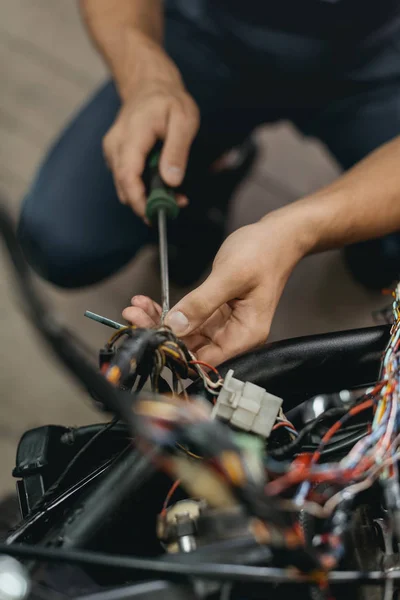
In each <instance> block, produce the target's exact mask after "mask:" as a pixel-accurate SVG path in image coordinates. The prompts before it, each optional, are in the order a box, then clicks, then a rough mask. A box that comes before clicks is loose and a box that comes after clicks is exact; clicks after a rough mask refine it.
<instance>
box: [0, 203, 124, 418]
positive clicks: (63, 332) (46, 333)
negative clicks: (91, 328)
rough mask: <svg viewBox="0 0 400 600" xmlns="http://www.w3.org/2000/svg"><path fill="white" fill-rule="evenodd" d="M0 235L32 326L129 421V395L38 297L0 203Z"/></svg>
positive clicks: (82, 381) (86, 384)
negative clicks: (100, 369) (107, 376)
mask: <svg viewBox="0 0 400 600" xmlns="http://www.w3.org/2000/svg"><path fill="white" fill-rule="evenodd" d="M0 235H1V237H2V238H3V241H4V244H5V246H6V249H7V250H8V253H9V256H10V259H11V262H12V264H13V266H14V272H15V276H16V277H15V281H16V283H17V285H18V287H19V291H20V294H21V298H22V300H23V303H22V305H23V306H24V308H25V310H26V311H27V312H28V317H29V319H30V322H31V323H32V325H33V326H34V327H35V328H36V329H37V330H38V332H39V333H40V334H41V336H42V338H43V339H44V340H45V341H46V343H47V344H48V345H49V346H50V348H51V349H52V350H53V351H54V353H55V354H56V356H57V358H58V359H59V360H60V361H61V363H62V364H63V365H64V366H65V367H66V368H67V369H68V371H69V372H70V374H72V375H73V376H74V378H75V379H76V380H77V381H78V382H79V383H80V384H81V385H83V386H84V387H85V388H86V390H88V391H89V393H93V394H94V395H95V396H96V398H99V399H100V400H101V402H102V403H103V404H104V406H106V407H107V409H108V410H109V411H110V412H111V413H114V414H116V415H118V416H119V417H121V419H122V420H124V421H125V422H126V423H128V424H129V425H131V424H132V413H131V405H132V400H133V398H132V396H131V395H130V394H129V393H128V392H122V391H120V390H117V389H116V388H115V387H113V386H112V385H111V384H110V383H109V382H108V381H107V380H106V379H105V378H104V377H103V376H102V375H101V374H100V373H99V372H98V370H97V368H96V367H95V366H94V365H93V364H91V363H90V361H89V360H88V359H87V357H86V352H84V351H83V348H84V346H83V343H82V342H81V341H80V340H77V339H76V338H75V336H73V335H72V334H71V332H70V331H69V330H68V329H67V328H66V327H64V326H63V325H61V323H60V322H58V320H57V319H56V318H55V316H54V315H53V313H52V311H51V310H50V308H49V307H48V306H47V305H46V303H45V302H44V300H43V299H42V298H41V297H40V295H39V293H38V291H37V289H36V286H35V285H34V282H33V279H32V276H31V271H30V269H29V267H28V265H27V262H26V261H25V258H24V255H23V253H22V250H21V248H20V246H19V244H18V240H17V238H16V235H15V233H14V227H13V223H12V221H11V218H10V217H9V215H8V214H7V212H6V210H5V209H4V207H2V206H1V205H0Z"/></svg>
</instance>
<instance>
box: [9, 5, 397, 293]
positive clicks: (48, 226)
mask: <svg viewBox="0 0 400 600" xmlns="http://www.w3.org/2000/svg"><path fill="white" fill-rule="evenodd" d="M256 33H257V35H256ZM256 33H255V34H254V36H250V37H248V39H247V40H246V39H244V38H241V37H237V36H236V35H235V33H234V32H233V31H232V30H230V29H229V27H227V26H226V23H224V24H223V23H221V22H218V20H211V19H209V18H208V17H207V15H198V14H197V15H193V16H190V15H183V14H182V13H179V12H176V11H173V10H171V11H170V12H169V13H168V15H167V27H166V48H167V50H168V52H169V54H170V56H171V57H172V58H173V59H174V61H175V62H176V63H177V65H178V66H179V68H180V70H181V72H182V75H183V77H184V80H185V83H186V85H187V87H188V90H189V91H190V93H191V94H192V95H193V97H194V98H195V100H196V101H197V103H198V105H199V107H200V110H201V116H202V121H201V128H200V132H199V134H198V136H197V139H196V141H195V143H194V146H193V149H192V152H191V156H190V163H189V175H188V178H187V186H188V188H189V192H188V194H189V196H191V197H192V195H191V194H190V189H191V188H192V189H193V190H195V189H196V182H198V181H200V180H201V178H202V177H204V174H205V173H206V171H207V170H208V167H209V165H210V164H211V163H212V162H213V161H214V160H215V159H216V158H217V157H218V156H220V155H221V154H222V153H223V152H224V151H225V150H227V149H229V148H231V147H233V146H235V145H237V144H240V143H241V142H242V141H244V140H245V139H246V138H247V137H248V136H249V134H250V133H251V132H252V130H253V129H254V128H255V127H257V126H258V125H260V124H264V123H270V122H274V121H277V120H280V119H289V120H290V121H292V122H293V123H294V124H295V126H296V127H297V128H298V129H299V130H300V131H302V132H303V133H304V134H306V135H312V136H316V137H317V138H319V139H320V140H321V141H322V142H324V143H325V144H326V145H327V147H328V148H329V150H330V151H331V153H332V154H333V156H334V157H335V158H336V159H337V161H338V162H339V163H340V165H341V166H342V167H343V168H344V169H347V168H349V167H351V166H352V165H353V164H354V163H356V162H358V161H359V160H360V159H362V158H363V157H364V156H365V155H366V154H368V153H369V152H370V151H371V150H373V149H374V148H376V147H378V146H379V145H381V144H382V143H384V142H386V141H388V140H389V139H391V138H393V137H394V136H397V135H398V134H400V31H399V32H398V33H393V32H392V33H391V34H390V36H389V35H388V36H386V39H383V40H380V41H377V42H376V44H375V45H371V46H368V47H363V46H362V45H361V44H351V43H350V42H343V43H342V42H340V41H337V42H332V41H330V42H329V41H326V42H325V41H318V40H315V39H312V38H307V37H301V36H298V35H293V34H289V33H284V32H277V31H272V30H265V28H264V29H263V35H260V30H257V32H256ZM119 106H120V101H119V98H118V95H117V93H116V90H115V87H114V85H113V84H112V83H107V84H106V85H105V86H104V87H103V88H102V89H101V90H100V91H99V92H97V93H96V94H95V96H94V97H93V98H92V99H91V100H90V101H89V103H88V104H87V105H86V106H85V107H84V108H83V109H82V110H81V111H80V113H79V114H78V115H76V116H75V117H74V119H73V120H72V122H71V124H70V125H69V126H68V127H67V129H66V130H65V131H63V133H62V135H61V137H60V138H59V139H58V141H57V142H56V143H55V144H54V145H53V147H52V148H51V149H50V151H49V153H48V155H47V156H46V158H45V160H44V162H43V164H42V166H41V168H40V170H39V172H38V175H37V177H36V179H35V181H34V183H33V185H32V188H31V189H30V191H29V193H28V195H27V197H26V198H25V201H24V204H23V209H22V214H21V219H20V224H19V236H20V240H21V243H22V245H23V248H24V249H25V252H26V254H27V256H28V257H29V260H30V261H31V264H32V265H33V266H34V268H35V269H36V270H37V271H38V272H39V273H40V274H41V275H42V277H44V278H46V279H48V280H49V281H51V282H53V283H55V284H56V285H59V286H63V287H71V288H72V287H79V286H84V285H87V284H91V283H94V282H97V281H100V280H102V279H104V278H105V277H107V276H109V275H111V274H112V273H114V272H116V271H117V270H118V269H119V268H121V267H122V266H124V265H125V264H126V263H127V262H128V261H130V260H131V259H132V257H134V256H135V253H136V252H137V251H138V250H139V249H140V248H141V247H142V246H143V245H144V244H146V243H147V242H148V241H149V239H150V233H149V230H148V228H147V227H146V226H145V225H144V224H143V223H142V222H141V221H140V220H139V219H138V218H137V217H136V216H135V215H134V214H133V213H132V211H131V209H130V208H128V207H125V206H123V205H121V204H120V203H119V202H118V199H117V196H116V192H115V188H114V185H113V180H112V175H111V173H110V171H109V170H107V168H106V165H105V163H104V160H103V155H102V138H103V136H104V135H105V133H106V132H107V130H108V129H109V127H110V126H111V125H112V123H113V121H114V119H115V117H116V114H117V111H118V109H119ZM193 196H194V197H196V194H195V193H194V194H193Z"/></svg>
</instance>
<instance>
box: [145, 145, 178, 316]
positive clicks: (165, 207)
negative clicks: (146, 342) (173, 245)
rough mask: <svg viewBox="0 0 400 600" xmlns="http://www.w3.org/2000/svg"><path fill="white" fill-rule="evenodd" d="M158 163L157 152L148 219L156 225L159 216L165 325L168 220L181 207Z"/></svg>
mask: <svg viewBox="0 0 400 600" xmlns="http://www.w3.org/2000/svg"><path fill="white" fill-rule="evenodd" d="M158 163H159V154H158V153H157V152H155V153H153V155H152V156H151V158H150V193H149V197H148V199H147V206H146V217H147V218H148V220H149V221H150V222H151V223H154V222H155V217H156V215H157V222H158V244H159V252H160V275H161V304H162V314H161V323H162V324H163V323H164V319H165V317H166V316H167V314H168V312H169V273H168V241H167V218H170V219H174V218H175V217H176V216H177V215H178V213H179V207H178V205H177V202H176V198H175V194H174V192H173V190H171V188H169V187H168V186H167V185H165V183H164V182H163V180H162V179H161V176H160V174H159V171H158Z"/></svg>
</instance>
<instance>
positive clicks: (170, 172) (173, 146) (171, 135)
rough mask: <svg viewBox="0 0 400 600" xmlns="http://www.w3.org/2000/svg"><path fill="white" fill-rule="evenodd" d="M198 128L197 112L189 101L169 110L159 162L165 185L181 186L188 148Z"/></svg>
mask: <svg viewBox="0 0 400 600" xmlns="http://www.w3.org/2000/svg"><path fill="white" fill-rule="evenodd" d="M198 128H199V116H198V111H197V109H196V107H195V105H194V103H193V102H191V100H189V99H187V100H186V102H185V104H183V105H181V106H174V107H173V108H172V109H171V111H170V113H169V117H168V124H167V131H166V135H165V141H164V146H163V150H162V153H161V160H160V173H161V177H162V178H163V180H164V181H165V183H166V184H167V185H170V186H172V187H177V186H179V185H181V183H182V181H183V177H184V175H185V171H186V166H187V162H188V158H189V151H190V146H191V144H192V142H193V140H194V138H195V136H196V134H197V130H198Z"/></svg>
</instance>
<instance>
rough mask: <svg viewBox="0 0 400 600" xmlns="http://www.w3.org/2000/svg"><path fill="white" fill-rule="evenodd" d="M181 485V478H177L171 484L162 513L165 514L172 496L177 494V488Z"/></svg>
mask: <svg viewBox="0 0 400 600" xmlns="http://www.w3.org/2000/svg"><path fill="white" fill-rule="evenodd" d="M180 485H181V480H180V479H177V480H176V481H175V482H174V483H173V484H172V486H171V488H170V490H169V492H168V494H167V495H166V498H165V500H164V504H163V507H162V511H161V514H165V511H166V510H167V507H168V504H169V502H170V500H171V498H172V496H173V495H174V494H175V492H176V490H177V489H178V487H179V486H180Z"/></svg>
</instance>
